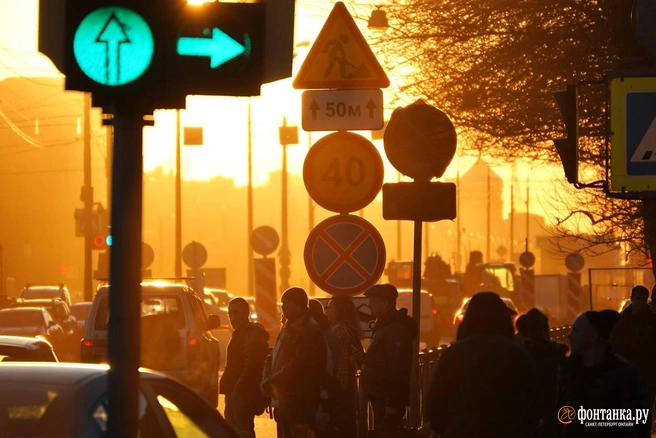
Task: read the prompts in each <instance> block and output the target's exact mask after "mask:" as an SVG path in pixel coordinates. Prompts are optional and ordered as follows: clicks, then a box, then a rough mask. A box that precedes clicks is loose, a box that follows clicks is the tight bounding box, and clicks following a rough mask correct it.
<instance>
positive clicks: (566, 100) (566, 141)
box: [551, 85, 579, 184]
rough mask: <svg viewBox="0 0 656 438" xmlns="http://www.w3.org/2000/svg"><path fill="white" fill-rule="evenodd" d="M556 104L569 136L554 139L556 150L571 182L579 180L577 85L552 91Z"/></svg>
mask: <svg viewBox="0 0 656 438" xmlns="http://www.w3.org/2000/svg"><path fill="white" fill-rule="evenodd" d="M551 94H553V97H554V98H555V99H556V104H557V105H558V108H560V112H561V114H562V115H563V120H564V121H565V129H566V131H565V132H566V134H567V136H566V137H564V138H557V139H554V140H553V142H554V145H555V146H556V151H557V152H558V155H560V161H561V162H562V163H563V169H564V170H565V178H567V182H569V183H570V184H577V183H578V182H579V167H578V165H579V148H578V136H579V134H578V97H577V92H576V85H568V86H567V89H566V90H557V91H552V92H551Z"/></svg>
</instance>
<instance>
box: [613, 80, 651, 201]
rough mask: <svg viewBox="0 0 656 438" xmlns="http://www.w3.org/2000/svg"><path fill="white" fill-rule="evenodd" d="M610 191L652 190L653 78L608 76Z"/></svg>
mask: <svg viewBox="0 0 656 438" xmlns="http://www.w3.org/2000/svg"><path fill="white" fill-rule="evenodd" d="M610 112H611V115H610V121H611V134H610V141H611V172H610V173H611V191H613V192H621V193H629V192H644V191H655V190H656V78H644V77H641V78H615V79H613V80H611V111H610Z"/></svg>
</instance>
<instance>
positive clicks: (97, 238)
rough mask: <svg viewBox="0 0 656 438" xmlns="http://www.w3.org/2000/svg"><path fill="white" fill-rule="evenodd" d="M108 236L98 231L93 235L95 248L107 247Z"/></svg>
mask: <svg viewBox="0 0 656 438" xmlns="http://www.w3.org/2000/svg"><path fill="white" fill-rule="evenodd" d="M107 238H108V236H106V235H105V234H102V233H98V234H94V236H93V240H92V243H93V249H107Z"/></svg>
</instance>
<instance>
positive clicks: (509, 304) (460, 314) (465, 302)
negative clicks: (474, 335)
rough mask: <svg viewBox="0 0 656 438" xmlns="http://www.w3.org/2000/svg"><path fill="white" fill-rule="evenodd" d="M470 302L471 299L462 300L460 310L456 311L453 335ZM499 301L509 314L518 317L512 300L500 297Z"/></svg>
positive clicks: (456, 331)
mask: <svg viewBox="0 0 656 438" xmlns="http://www.w3.org/2000/svg"><path fill="white" fill-rule="evenodd" d="M470 300H471V297H468V298H465V299H463V300H462V305H461V306H460V308H459V309H458V310H457V311H456V313H455V315H454V317H453V327H454V333H456V334H457V333H458V326H459V325H460V323H461V322H462V320H463V319H464V318H465V313H466V312H467V307H469V301H470ZM501 300H502V301H503V303H504V304H505V305H506V307H507V308H508V310H509V311H510V313H511V314H514V316H517V315H519V311H518V310H517V306H515V303H514V302H513V300H511V299H510V298H506V297H501Z"/></svg>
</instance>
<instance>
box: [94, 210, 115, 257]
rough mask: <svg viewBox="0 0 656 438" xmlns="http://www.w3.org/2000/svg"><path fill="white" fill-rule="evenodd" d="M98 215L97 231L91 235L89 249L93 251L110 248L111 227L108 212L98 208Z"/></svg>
mask: <svg viewBox="0 0 656 438" xmlns="http://www.w3.org/2000/svg"><path fill="white" fill-rule="evenodd" d="M98 214H99V215H100V224H99V231H98V232H96V233H94V234H93V238H92V239H91V244H92V245H91V247H92V248H93V249H108V248H109V247H110V246H112V227H111V225H110V215H109V210H108V209H106V208H99V209H98Z"/></svg>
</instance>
